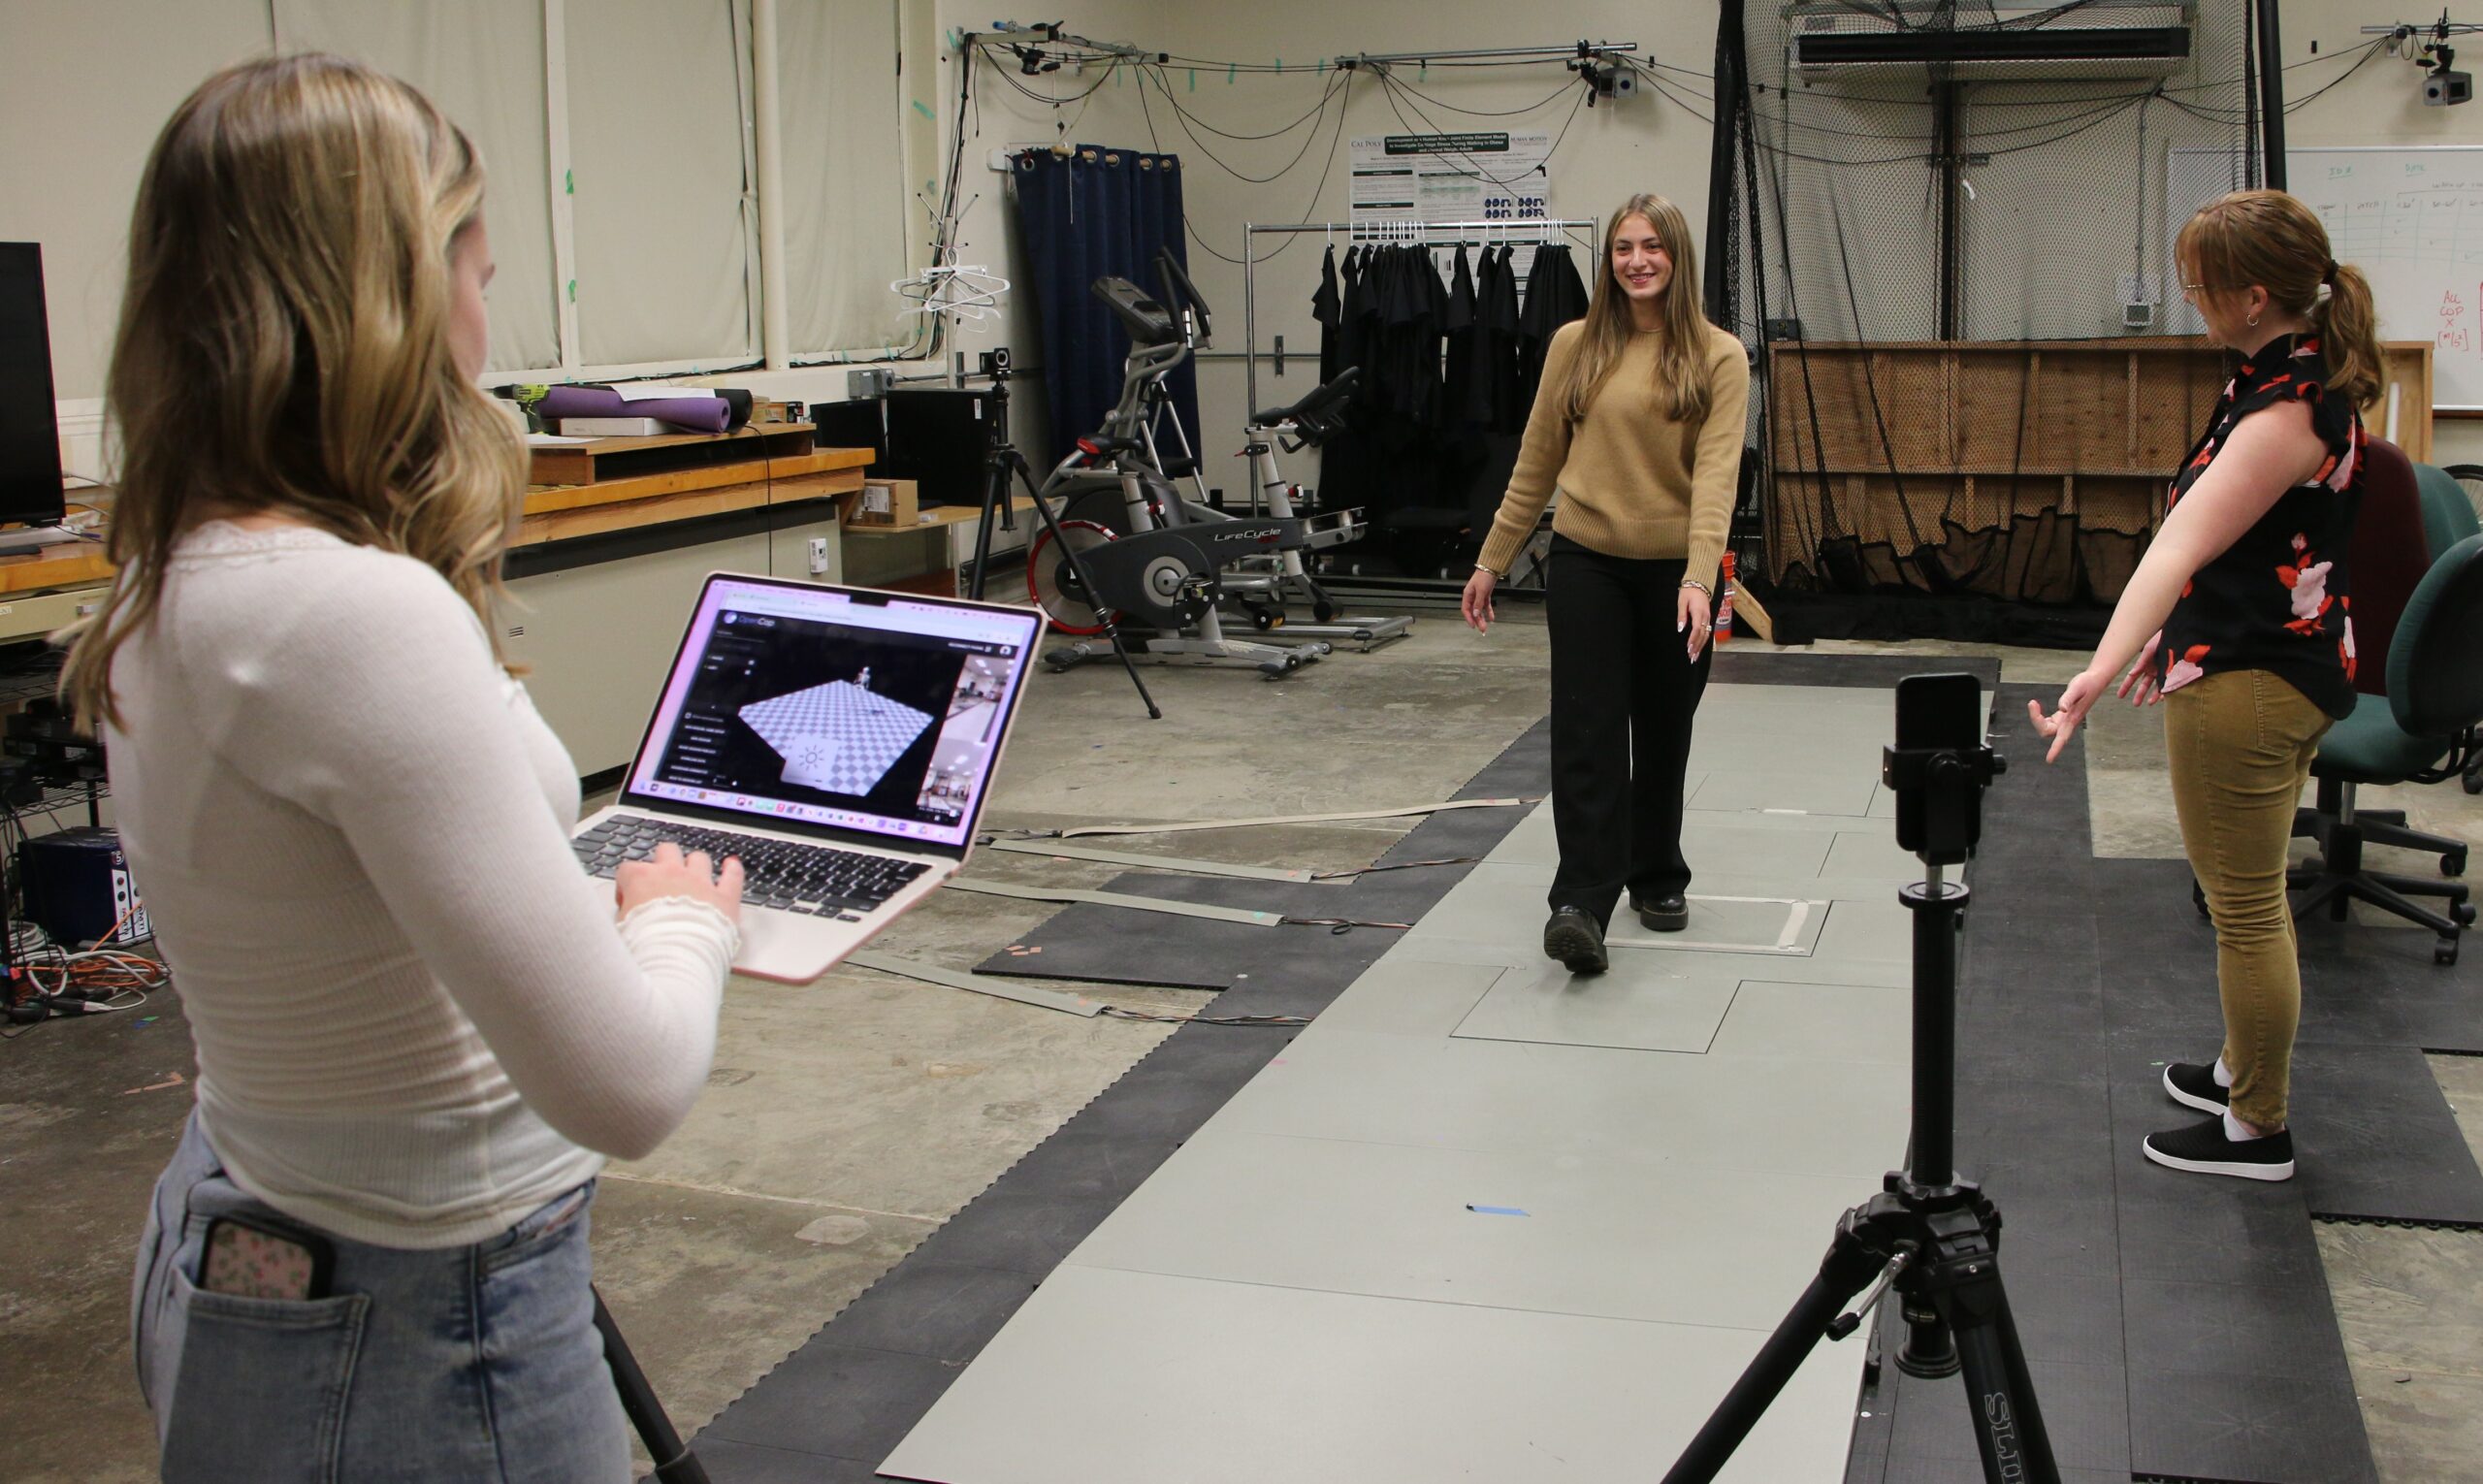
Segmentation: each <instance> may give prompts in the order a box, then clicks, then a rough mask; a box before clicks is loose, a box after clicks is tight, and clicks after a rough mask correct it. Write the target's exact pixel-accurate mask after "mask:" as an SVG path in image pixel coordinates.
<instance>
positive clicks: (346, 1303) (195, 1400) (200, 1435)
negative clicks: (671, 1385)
mask: <svg viewBox="0 0 2483 1484" xmlns="http://www.w3.org/2000/svg"><path fill="white" fill-rule="evenodd" d="M594 1194H595V1187H594V1185H593V1183H592V1182H590V1183H588V1184H586V1185H582V1186H580V1187H578V1188H577V1189H576V1190H573V1191H571V1192H569V1193H568V1194H567V1195H564V1196H563V1197H561V1198H559V1199H558V1200H555V1201H553V1202H551V1203H550V1204H548V1205H546V1206H545V1207H543V1208H542V1209H541V1210H537V1211H535V1212H534V1213H533V1214H532V1215H529V1216H527V1217H526V1218H525V1219H524V1220H522V1221H520V1222H518V1223H517V1224H516V1225H515V1226H512V1227H510V1228H509V1229H508V1230H507V1231H505V1232H502V1233H501V1234H500V1235H499V1236H497V1237H494V1238H491V1239H489V1240H488V1241H484V1242H476V1243H474V1244H473V1245H471V1246H465V1247H447V1248H442V1249H438V1250H434V1251H407V1250H404V1249H402V1248H396V1247H380V1246H372V1245H371V1244H370V1243H367V1242H349V1241H346V1240H344V1239H342V1238H331V1239H330V1240H331V1241H332V1242H333V1243H334V1245H335V1248H336V1267H335V1272H334V1274H333V1276H332V1277H331V1280H330V1283H329V1292H328V1295H327V1296H326V1297H324V1298H317V1299H309V1300H300V1301H297V1300H286V1299H252V1298H241V1297H237V1296H235V1295H232V1294H222V1293H208V1292H205V1291H202V1290H201V1289H200V1288H199V1287H198V1286H197V1277H198V1273H199V1266H200V1260H201V1255H202V1253H203V1251H204V1249H205V1245H206V1236H207V1227H208V1223H209V1222H210V1221H212V1220H214V1219H215V1218H216V1217H218V1216H223V1215H232V1214H236V1213H239V1214H242V1215H252V1214H255V1215H260V1216H273V1215H274V1214H275V1213H274V1212H273V1211H270V1210H268V1208H267V1207H265V1206H264V1205H262V1204H261V1203H259V1202H258V1201H255V1200H253V1199H251V1198H250V1197H249V1196H247V1195H245V1194H243V1193H242V1190H241V1189H240V1188H239V1187H238V1186H236V1185H235V1184H234V1183H233V1182H232V1180H231V1179H230V1178H227V1177H226V1176H225V1174H224V1168H223V1165H222V1162H221V1161H219V1160H218V1159H217V1158H216V1155H215V1150H214V1149H213V1148H212V1147H211V1146H210V1145H209V1144H208V1141H207V1135H206V1134H205V1133H204V1132H203V1131H202V1130H201V1129H200V1127H199V1123H198V1117H197V1115H196V1114H195V1113H193V1114H192V1115H191V1118H190V1124H189V1128H188V1130H187V1131H186V1132H185V1133H183V1134H182V1136H181V1145H180V1148H179V1149H178V1150H177V1152H176V1153H175V1154H174V1155H173V1162H172V1163H171V1164H170V1165H169V1166H167V1167H166V1168H165V1171H164V1174H163V1176H162V1177H161V1178H159V1179H157V1180H156V1182H155V1197H154V1204H153V1207H152V1209H151V1210H149V1211H148V1212H147V1217H146V1234H145V1237H144V1238H143V1239H141V1241H140V1242H139V1244H138V1270H137V1273H136V1275H135V1277H134V1279H133V1286H132V1294H131V1306H130V1307H131V1323H132V1329H133V1332H134V1336H135V1339H136V1342H137V1352H138V1382H139V1388H140V1390H141V1391H142V1392H144V1393H145V1398H146V1403H147V1405H148V1407H149V1408H151V1409H152V1410H153V1412H154V1414H155V1432H156V1437H157V1440H158V1441H159V1442H160V1443H161V1445H162V1448H163V1477H164V1478H165V1479H166V1480H167V1481H168V1484H191V1481H221V1480H237V1481H238V1480H249V1481H251V1484H296V1481H300V1484H312V1481H318V1484H326V1481H351V1484H366V1481H368V1484H381V1481H396V1480H403V1481H406V1484H414V1481H424V1484H431V1481H440V1484H449V1481H467V1480H491V1481H526V1484H570V1481H588V1480H592V1481H594V1484H619V1481H622V1480H626V1479H628V1478H629V1424H628V1422H627V1420H626V1419H625V1418H624V1417H623V1415H622V1411H621V1402H620V1396H619V1394H618V1393H617V1392H616V1391H615V1390H614V1389H613V1384H612V1375H611V1372H610V1371H609V1370H608V1369H607V1368H606V1367H605V1365H604V1360H603V1341H602V1339H601V1338H600V1337H599V1336H598V1335H597V1333H596V1328H595V1300H594V1295H593V1293H592V1291H591V1289H590V1288H589V1286H588V1285H589V1280H590V1278H591V1276H592V1273H591V1270H590V1268H589V1264H588V1258H587V1221H588V1207H589V1205H590V1204H591V1203H592V1201H593V1199H594ZM279 1219H280V1218H279ZM292 1224H294V1225H299V1223H292Z"/></svg>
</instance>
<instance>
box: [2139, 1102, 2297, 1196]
mask: <svg viewBox="0 0 2483 1484" xmlns="http://www.w3.org/2000/svg"><path fill="white" fill-rule="evenodd" d="M2232 1120H2233V1114H2232V1113H2229V1112H2228V1113H2225V1114H2224V1115H2223V1116H2221V1117H2216V1118H2209V1120H2207V1121H2206V1122H2205V1123H2194V1124H2192V1125H2190V1126H2189V1127H2188V1128H2177V1129H2173V1130H2171V1131H2169V1132H2167V1133H2162V1134H2149V1135H2147V1136H2146V1144H2145V1145H2144V1148H2145V1150H2146V1157H2147V1158H2148V1159H2150V1160H2153V1161H2154V1162H2155V1163H2157V1164H2159V1165H2162V1166H2164V1167H2165V1168H2167V1169H2171V1170H2187V1171H2189V1172H2190V1173H2191V1174H2193V1175H2230V1176H2233V1177H2234V1178H2237V1179H2245V1180H2289V1179H2292V1178H2293V1131H2292V1130H2290V1129H2281V1128H2280V1129H2278V1130H2276V1131H2275V1132H2274V1133H2273V1134H2267V1135H2263V1136H2261V1137H2259V1138H2257V1139H2237V1138H2235V1137H2234V1130H2233V1128H2232Z"/></svg>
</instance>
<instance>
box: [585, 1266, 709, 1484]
mask: <svg viewBox="0 0 2483 1484" xmlns="http://www.w3.org/2000/svg"><path fill="white" fill-rule="evenodd" d="M595 1328H596V1331H597V1333H598V1334H600V1335H601V1336H602V1337H603V1363H604V1364H605V1365H607V1366H610V1367H611V1368H612V1387H613V1389H614V1390H615V1391H618V1392H620V1393H621V1410H622V1411H623V1412H624V1413H626V1414H627V1415H628V1416H629V1426H631V1427H633V1428H635V1429H637V1430H638V1440H639V1441H640V1442H643V1443H645V1444H646V1445H647V1457H649V1458H651V1459H654V1460H655V1461H656V1474H655V1476H656V1477H657V1478H658V1479H661V1480H662V1481H663V1484H708V1479H707V1466H706V1465H704V1464H701V1463H699V1462H698V1455H697V1454H695V1453H693V1452H691V1451H690V1445H689V1444H688V1443H686V1442H683V1441H682V1440H681V1435H680V1434H679V1433H676V1432H674V1431H673V1428H672V1419H671V1418H670V1417H667V1416H665V1415H664V1410H663V1403H661V1402H660V1401H658V1400H657V1399H656V1389H655V1388H654V1387H653V1386H651V1385H649V1384H647V1373H646V1372H645V1371H641V1370H639V1369H638V1358H637V1357H636V1356H634V1355H631V1354H630V1353H629V1341H628V1340H626V1339H622V1338H621V1326H619V1325H617V1324H615V1323H613V1322H612V1311H611V1310H610V1309H608V1308H605V1307H603V1295H601V1294H599V1293H598V1294H596V1296H595Z"/></svg>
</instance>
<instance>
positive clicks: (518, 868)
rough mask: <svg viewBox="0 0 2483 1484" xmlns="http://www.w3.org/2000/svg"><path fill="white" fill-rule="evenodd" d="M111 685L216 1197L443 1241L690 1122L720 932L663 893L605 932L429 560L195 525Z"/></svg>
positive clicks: (129, 826) (467, 620)
mask: <svg viewBox="0 0 2483 1484" xmlns="http://www.w3.org/2000/svg"><path fill="white" fill-rule="evenodd" d="M649 678H650V677H635V679H636V680H638V681H645V680H648V679H649ZM615 679H616V681H619V680H620V679H621V678H620V677H615ZM113 690H114V693H115V694H116V696H117V698H118V700H119V704H120V708H121V714H122V717H123V720H124V722H125V724H126V725H125V726H124V727H115V728H111V729H110V730H109V731H108V734H107V746H108V749H109V758H110V766H111V773H112V788H113V795H114V797H115V798H116V799H117V800H118V810H119V824H120V833H121V842H122V846H123V848H124V849H125V851H126V852H127V854H128V857H129V863H130V869H131V874H132V877H133V880H134V881H135V884H136V887H137V889H138V891H139V893H140V894H141V897H142V899H143V901H144V902H145V907H146V910H147V913H148V915H149V916H150V918H151V919H152V921H153V925H154V927H155V930H156V934H157V940H158V942H159V944H160V945H161V947H162V949H163V951H164V953H165V956H166V958H167V960H168V961H169V962H170V964H171V966H172V970H173V975H174V984H175V986H176V987H177V989H178V991H179V992H180V996H181V1002H182V1006H183V1009H184V1011H185V1013H186V1014H187V1016H188V1019H189V1024H190V1028H191V1031H192V1033H193V1035H194V1036H195V1038H196V1043H197V1048H198V1083H197V1085H198V1106H199V1113H200V1117H201V1118H202V1120H203V1122H204V1124H205V1127H206V1130H207V1133H208V1137H209V1138H210V1141H211V1142H212V1143H213V1144H214V1145H215V1148H216V1150H217V1152H218V1153H219V1154H220V1155H221V1156H222V1158H223V1160H224V1164H225V1166H226V1169H227V1171H228V1173H229V1174H230V1175H231V1177H232V1178H233V1179H234V1181H235V1182H236V1183H237V1184H239V1185H241V1186H242V1189H244V1190H246V1191H248V1192H249V1193H250V1194H251V1195H253V1196H256V1197H257V1198H259V1199H260V1200H262V1201H265V1202H267V1203H268V1204H269V1205H271V1206H273V1207H274V1208H275V1209H276V1210H280V1211H283V1212H285V1213H287V1214H289V1215H292V1216H294V1217H296V1218H298V1219H300V1220H303V1221H306V1222H308V1223H310V1224H312V1225H313V1226H316V1227H320V1228H323V1229H325V1230H327V1231H331V1232H334V1233H336V1234H338V1235H339V1236H343V1237H347V1238H352V1239H354V1240H357V1241H363V1242H376V1243H380V1244H384V1245H390V1246H399V1247H443V1246H454V1245H459V1244H462V1243H466V1242H474V1241H478V1240H480V1239H482V1238H484V1237H487V1236H490V1235H492V1234H494V1233H497V1232H499V1231H501V1230H503V1229H505V1228H506V1227H507V1226H508V1225H509V1224H510V1223H512V1222H513V1221H515V1220H516V1219H517V1218H518V1217H520V1216H522V1215H524V1214H525V1213H526V1212H528V1211H530V1210H533V1209H534V1208H535V1207H537V1206H540V1205H541V1204H542V1203H543V1202H545V1201H547V1200H549V1199H551V1198H552V1197H553V1196H555V1195H557V1194H559V1193H560V1192H562V1191H564V1190H565V1189H567V1188H569V1187H570V1186H573V1185H575V1184H577V1183H578V1182H579V1181H581V1180H583V1179H586V1178H589V1177H590V1176H592V1175H594V1174H595V1173H596V1172H597V1170H599V1169H600V1168H601V1167H602V1164H603V1158H604V1156H605V1155H614V1156H619V1157H625V1158H629V1157H636V1156H640V1155H643V1154H645V1153H646V1152H648V1151H649V1150H651V1149H653V1148H654V1147H655V1146H656V1145H658V1144H659V1143H661V1141H662V1140H663V1138H664V1137H665V1136H666V1135H667V1134H669V1133H670V1132H671V1131H672V1130H673V1128H674V1127H675V1126H676V1125H677V1124H679V1122H680V1121H681V1119H682V1118H683V1116H684V1115H686V1114H687V1113H688V1112H689V1110H690V1105H691V1103H692V1101H693V1099H694V1098H695V1097H696V1096H697V1093H698V1090H699V1088H700V1087H701V1086H702V1085H703V1084H704V1083H705V1081H706V1078H707V1071H708V1064H709V1062H710V1061H711V1060H712V1058H713V1056H714V1054H715V1045H716V1017H717V1011H718V1008H719V1005H720V1003H721V999H722V994H723V985H724V979H725V976H726V972H727V971H728V969H729V967H730V964H731V960H732V954H733V952H734V949H735V947H736V945H737V934H736V932H735V929H734V927H733V925H732V924H731V922H730V921H729V920H727V919H726V918H725V916H724V915H723V914H722V913H720V912H718V911H717V910H716V909H715V908H713V907H711V906H707V905H705V904H702V903H695V902H693V901H691V900H689V899H688V898H684V897H668V898H662V899H660V900H658V901H655V902H651V903H648V904H646V905H644V906H641V907H640V908H639V909H638V910H636V911H635V912H633V913H631V914H630V916H629V919H627V920H626V921H624V922H621V923H619V924H617V925H616V924H615V922H614V920H613V913H612V906H611V897H610V894H609V891H608V890H606V889H598V888H597V887H596V886H595V885H594V884H593V883H592V882H591V880H590V879H589V878H588V877H587V876H586V875H585V873H584V872H583V871H581V870H580V869H579V867H578V864H577V861H576V859H575V857H574V856H573V855H571V854H570V851H569V846H568V843H567V836H568V832H569V830H570V829H571V828H572V827H573V826H574V825H575V824H576V823H577V816H578V783H577V776H576V773H575V771H574V766H573V764H572V763H571V761H570V758H569V756H568V753H567V751H566V750H565V749H564V748H563V747H562V745H561V742H560V739H559V738H558V737H556V736H554V735H553V733H552V730H551V728H550V727H548V726H545V725H544V723H543V720H542V718H541V717H539V716H538V715H536V713H535V711H534V707H533V703H532V700H530V699H529V697H528V695H527V694H526V688H525V687H524V686H522V685H520V684H519V683H518V682H517V681H515V680H514V679H512V678H510V677H509V676H508V675H507V674H506V673H505V672H504V671H502V670H501V668H500V665H499V664H498V663H496V662H495V661H494V660H493V658H492V652H491V645H490V642H489V640H488V639H487V637H486V635H485V633H484V631H483V629H482V626H481V624H480V622H479V621H478V620H477V619H476V617H475V615H474V612H473V610H472V609H471V608H470V607H468V605H467V604H466V602H465V601H464V600H463V599H462V598H460V597H458V596H457V594H456V592H455V591H454V590H453V589H451V588H450V587H449V586H448V584H447V583H446V581H444V580H443V579H442V578H441V577H440V576H439V574H438V573H437V572H435V571H434V570H433V569H432V568H431V567H429V566H426V565H423V564H421V563H419V562H416V561H413V560H412V559H410V558H406V557H402V556H396V555H391V554H388V553H385V552H380V551H376V550H372V549H371V548H367V547H358V546H354V545H351V544H349V543H347V542H344V541H341V540H339V539H338V538H336V537H334V536H332V535H328V534H326V533H324V532H315V531H309V530H305V529H300V528H291V527H288V528H281V529H274V530H267V529H253V530H244V529H242V528H240V527H237V526H234V525H232V524H229V523H225V522H210V523H209V524H207V525H205V526H202V527H200V528H199V529H198V530H197V531H196V532H192V533H191V534H190V535H189V536H188V537H187V538H186V539H185V540H184V541H183V542H182V543H181V545H180V546H179V547H178V549H177V552H176V555H175V558H174V560H173V562H172V563H171V564H170V565H169V567H168V569H167V574H166V581H165V589H164V603H163V607H162V609H161V611H160V613H159V615H158V616H157V618H156V619H155V621H154V623H153V624H151V625H150V626H149V627H148V628H147V629H145V630H143V631H141V632H140V633H139V634H137V635H135V636H133V638H132V639H131V640H130V642H129V643H128V644H126V645H125V646H124V647H123V648H122V649H121V651H120V653H119V655H118V657H117V658H116V659H115V661H114V663H113Z"/></svg>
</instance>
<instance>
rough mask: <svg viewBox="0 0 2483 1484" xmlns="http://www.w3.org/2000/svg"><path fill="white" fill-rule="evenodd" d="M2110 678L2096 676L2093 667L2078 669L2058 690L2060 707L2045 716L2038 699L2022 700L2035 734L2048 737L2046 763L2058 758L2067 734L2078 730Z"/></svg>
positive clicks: (2067, 743)
mask: <svg viewBox="0 0 2483 1484" xmlns="http://www.w3.org/2000/svg"><path fill="white" fill-rule="evenodd" d="M2111 680H2112V677H2111V676H2109V675H2099V674H2097V673H2096V672H2095V671H2093V670H2080V671H2079V672H2078V678H2077V679H2075V680H2073V681H2071V682H2070V683H2069V687H2068V689H2066V690H2064V691H2062V692H2061V693H2060V709H2059V710H2057V711H2055V712H2053V713H2052V714H2051V715H2049V716H2046V715H2044V703H2043V702H2042V701H2036V700H2030V701H2028V702H2027V703H2026V715H2027V716H2028V717H2030V718H2032V719H2033V721H2034V724H2035V732H2036V735H2038V736H2045V737H2049V738H2051V739H2052V746H2051V751H2049V752H2048V753H2046V754H2044V760H2045V761H2046V762H2058V761H2059V760H2060V754H2061V749H2063V748H2065V747H2067V746H2069V734H2070V733H2071V732H2073V731H2076V730H2077V729H2078V724H2079V723H2080V722H2083V721H2085V720H2086V713H2087V712H2089V711H2092V710H2093V709H2095V702H2096V701H2097V700H2098V699H2099V698H2101V697H2102V695H2103V694H2104V687H2105V686H2106V685H2108V684H2110V683H2111Z"/></svg>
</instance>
